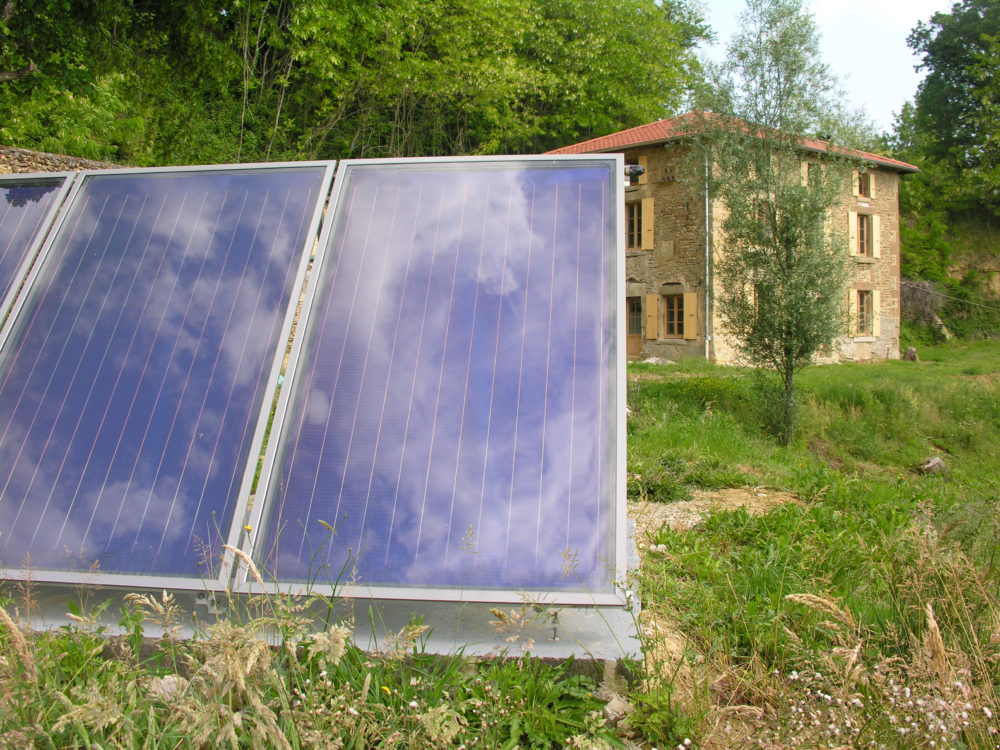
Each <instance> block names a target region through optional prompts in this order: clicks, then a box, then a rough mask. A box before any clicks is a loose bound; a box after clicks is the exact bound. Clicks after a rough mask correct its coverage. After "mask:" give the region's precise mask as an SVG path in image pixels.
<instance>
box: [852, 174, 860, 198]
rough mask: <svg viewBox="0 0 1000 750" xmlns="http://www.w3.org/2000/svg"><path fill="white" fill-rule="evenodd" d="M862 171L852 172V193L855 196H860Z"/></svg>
mask: <svg viewBox="0 0 1000 750" xmlns="http://www.w3.org/2000/svg"><path fill="white" fill-rule="evenodd" d="M859 174H860V172H858V171H857V170H855V171H853V172H851V195H853V196H854V197H855V198H857V197H858V175H859Z"/></svg>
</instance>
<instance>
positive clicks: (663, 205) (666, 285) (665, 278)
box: [625, 145, 705, 360]
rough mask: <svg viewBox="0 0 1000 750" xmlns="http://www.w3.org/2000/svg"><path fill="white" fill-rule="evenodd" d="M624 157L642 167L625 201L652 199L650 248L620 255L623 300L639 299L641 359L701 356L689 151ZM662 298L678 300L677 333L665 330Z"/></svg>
mask: <svg viewBox="0 0 1000 750" xmlns="http://www.w3.org/2000/svg"><path fill="white" fill-rule="evenodd" d="M625 157H626V162H633V161H638V162H640V163H642V164H643V166H644V167H645V168H646V175H645V178H644V179H643V180H641V183H642V184H635V185H629V186H626V188H625V201H626V203H635V204H637V205H639V206H641V205H642V202H643V200H644V199H646V200H648V199H652V212H653V218H654V232H653V242H652V247H651V248H646V249H642V248H633V249H629V248H626V251H625V278H626V293H625V294H626V297H633V298H640V299H641V300H642V323H643V326H642V355H641V356H643V357H651V356H653V357H662V358H665V359H671V360H674V359H677V358H680V357H688V356H704V354H705V345H704V342H705V339H704V331H705V314H704V306H705V283H704V280H705V244H704V232H703V229H702V228H703V226H704V213H705V204H704V194H703V193H702V192H701V188H700V186H699V185H698V184H697V181H692V180H691V179H690V172H691V170H692V164H691V163H690V162H689V152H688V150H687V149H685V148H684V147H682V146H677V145H667V146H663V145H658V146H651V147H649V148H638V149H630V150H628V151H626V152H625ZM643 221H644V222H646V221H648V216H645V215H644V216H643ZM665 295H666V296H669V297H672V298H674V299H677V298H678V296H679V297H680V299H683V300H684V304H685V310H684V313H685V325H684V329H685V333H684V334H683V335H678V334H677V333H676V332H671V331H669V330H668V327H669V325H668V322H667V321H666V320H665V319H664V317H665V315H666V314H667V310H666V306H667V304H668V302H667V301H666V300H665V299H664V296H665ZM692 303H694V304H692ZM654 305H655V308H654V307H653V306H654ZM691 307H694V310H691V309H690V308H691ZM653 319H655V321H656V323H655V325H651V324H652V322H653Z"/></svg>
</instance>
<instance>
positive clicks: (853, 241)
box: [847, 211, 858, 255]
mask: <svg viewBox="0 0 1000 750" xmlns="http://www.w3.org/2000/svg"><path fill="white" fill-rule="evenodd" d="M847 247H848V248H849V250H850V254H851V255H857V254H858V214H857V211H848V212H847Z"/></svg>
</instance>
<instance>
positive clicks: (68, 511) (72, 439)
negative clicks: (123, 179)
mask: <svg viewBox="0 0 1000 750" xmlns="http://www.w3.org/2000/svg"><path fill="white" fill-rule="evenodd" d="M148 200H149V196H148V195H144V196H143V198H142V204H141V205H140V206H139V209H138V212H139V213H140V214H141V213H142V210H143V208H144V207H145V206H146V201H148ZM127 204H128V197H126V198H125V201H123V203H122V212H123V213H124V211H125V206H126V205H127ZM118 218H119V220H120V219H121V214H119V217H118ZM116 226H117V223H116ZM136 228H137V224H134V223H133V225H132V229H131V231H130V232H129V236H128V240H126V244H128V243H129V242H131V241H132V237H133V236H135V230H136ZM108 241H109V242H110V241H111V235H109V236H108ZM124 262H125V253H122V254H121V257H120V258H119V259H118V266H117V268H115V275H114V278H116V279H117V278H118V274H119V272H120V271H121V267H122V264H123V263H124ZM140 262H141V261H140ZM137 275H138V265H137V266H136V273H134V274H133V275H132V282H131V283H132V284H133V285H134V284H135V279H136V276H137ZM129 291H131V287H130V288H129ZM110 297H111V285H110V284H109V285H108V287H107V288H106V289H105V291H104V299H103V300H102V301H101V310H100V313H98V315H100V314H101V313H103V312H104V307H105V305H107V303H108V300H109V299H110ZM125 298H126V299H127V298H128V293H126V295H125ZM124 315H125V306H124V304H119V309H118V318H117V319H116V320H115V325H114V328H112V330H111V334H110V335H109V336H108V340H107V343H106V344H105V345H104V352H103V353H102V354H101V362H100V364H99V365H98V367H97V370H96V372H95V373H94V377H92V378H91V382H90V389H89V390H88V391H87V397H86V399H84V402H83V407H82V408H81V409H80V413H79V414H78V415H77V418H76V425H74V427H73V434H72V435H71V436H70V439H69V442H68V444H67V449H66V452H65V453H64V454H63V458H62V461H61V462H60V464H59V470H58V471H57V472H56V475H55V479H53V480H52V489H51V491H50V492H49V498H48V500H46V505H48V503H49V502H50V501H51V500H52V495H53V493H55V491H56V485H57V484H58V483H59V477H61V476H62V472H63V469H64V467H65V465H66V459H67V458H68V457H69V453H70V450H69V449H70V447H72V445H73V444H74V443H75V442H76V434H77V432H78V431H79V429H80V425H81V424H82V423H83V416H84V414H86V413H87V407H88V406H89V405H90V402H91V399H92V398H93V396H94V389H95V388H96V387H97V383H98V381H99V378H98V376H99V375H100V372H101V370H103V369H104V363H105V362H107V360H108V352H110V351H111V343H112V342H113V341H114V339H115V332H116V331H117V330H118V325H119V324H120V323H121V320H122V317H123V316H124ZM95 331H96V327H94V328H91V331H90V334H89V335H88V336H87V345H86V348H87V349H89V348H90V343H91V341H92V340H93V337H94V332H95ZM77 371H79V363H78V364H77ZM75 379H76V373H74V375H73V380H75ZM71 382H72V381H71ZM66 393H67V395H68V394H69V388H68V387H67V389H66ZM65 403H66V401H65V398H64V399H63V405H65ZM60 411H61V408H60ZM96 445H97V441H96V440H94V441H92V442H91V444H90V450H89V451H88V453H87V461H86V463H85V464H84V468H83V470H82V471H81V474H80V478H81V479H80V481H82V478H83V472H85V471H86V467H87V465H88V464H89V463H90V458H91V457H92V456H93V454H94V448H95V447H96ZM79 486H80V482H79V481H78V482H77V490H78V489H79ZM78 494H79V493H78V492H77V491H74V492H73V495H72V497H70V501H69V505H68V506H67V507H66V514H65V515H64V516H63V523H62V527H60V529H59V534H58V535H57V536H56V540H55V542H54V544H59V541H60V540H61V539H62V535H63V533H64V532H65V531H66V524H67V522H68V521H69V516H70V514H71V513H72V511H73V508H74V507H75V506H76V499H77V496H78ZM84 541H86V538H83V539H81V540H80V547H81V553H82V548H83V542H84Z"/></svg>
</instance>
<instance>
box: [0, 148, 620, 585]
mask: <svg viewBox="0 0 1000 750" xmlns="http://www.w3.org/2000/svg"><path fill="white" fill-rule="evenodd" d="M620 168H621V159H620V157H563V158H558V159H553V158H537V157H535V158H532V157H524V158H521V157H518V158H514V157H510V158H496V159H438V160H402V161H357V162H342V163H341V165H340V171H339V173H338V177H337V182H336V185H335V186H334V189H333V195H332V197H331V198H330V206H329V208H328V209H327V216H326V219H325V220H323V223H324V227H323V233H322V235H320V242H319V245H318V246H317V248H316V253H317V255H316V264H315V265H316V267H315V268H314V269H313V271H312V278H311V279H310V281H309V283H308V285H307V292H306V298H305V304H304V306H303V313H302V316H301V319H299V321H298V329H297V330H298V333H297V334H296V336H295V337H294V343H293V345H292V350H291V355H290V358H289V365H288V370H287V380H286V383H285V386H284V387H283V388H282V390H281V394H280V399H279V401H278V402H277V405H276V408H275V411H274V413H273V415H274V428H273V435H272V438H271V440H270V443H269V445H268V446H267V455H266V457H265V460H264V463H263V465H262V472H261V482H260V486H259V487H258V491H257V495H258V498H259V500H258V501H256V502H253V503H251V502H250V492H251V487H252V484H253V481H254V477H255V469H256V467H257V462H258V456H259V451H260V450H261V448H262V445H261V444H262V442H263V441H264V434H265V431H266V426H267V425H268V420H269V417H270V415H271V413H272V412H271V408H270V407H271V406H272V402H273V395H274V389H275V387H276V386H277V383H278V382H279V371H280V370H281V368H282V365H283V355H284V353H285V348H286V345H287V342H288V340H289V337H290V332H291V329H292V324H293V317H294V315H295V309H296V302H297V301H298V299H299V295H300V292H301V290H302V289H303V281H304V279H305V276H306V270H307V266H308V264H309V258H310V253H311V251H312V250H313V246H314V244H315V241H316V237H317V236H318V235H319V228H320V223H321V220H322V219H323V210H324V206H325V205H326V201H327V198H328V197H329V193H330V182H331V180H332V172H333V164H332V163H305V164H297V165H287V164H286V165H253V166H229V167H199V168H193V167H192V168H174V169H152V170H113V171H107V172H90V173H84V174H83V175H82V176H81V177H80V178H78V179H77V180H76V182H75V183H74V186H73V188H72V192H71V193H70V195H69V198H68V199H67V200H66V203H65V205H64V206H63V208H62V210H61V215H60V216H59V218H58V220H57V222H56V224H55V227H54V228H53V230H52V232H51V236H50V237H49V239H48V240H47V242H46V244H45V246H44V247H43V249H42V250H41V252H40V254H39V256H38V258H39V259H38V261H37V262H35V263H34V265H33V266H31V271H30V273H28V268H29V266H30V265H31V264H30V258H31V256H33V254H34V249H36V248H37V247H38V246H39V244H40V243H41V237H42V236H43V235H44V234H45V232H46V230H47V228H48V223H47V222H48V221H51V219H52V217H53V215H54V213H55V208H56V206H57V205H58V204H60V203H61V202H62V198H63V193H60V192H59V189H60V188H59V186H60V184H63V183H62V182H61V181H62V180H65V179H66V178H65V176H59V177H55V178H45V179H41V180H34V181H31V180H24V179H23V178H22V179H20V180H19V181H17V182H5V181H4V180H2V179H0V291H2V289H3V288H4V287H3V285H7V288H10V289H16V288H18V287H20V286H21V283H22V279H24V278H25V274H27V277H26V280H25V281H24V290H23V292H22V293H21V295H20V297H19V298H18V301H17V303H16V304H15V305H14V307H13V308H12V309H11V316H10V319H9V321H8V322H7V323H6V325H5V327H4V329H3V332H2V338H0V345H2V350H0V568H4V569H6V570H7V571H8V574H16V573H14V571H17V570H18V569H19V568H21V567H22V566H24V565H26V564H27V565H28V566H30V567H31V568H32V569H33V571H34V572H33V573H32V575H33V577H35V578H36V579H38V580H49V581H55V582H60V581H74V580H81V577H86V576H87V575H88V574H87V573H84V572H81V571H95V570H99V571H100V573H101V575H102V576H104V578H103V580H104V581H106V582H108V583H110V584H118V585H144V586H157V587H160V586H163V587H171V586H174V587H177V588H193V587H198V588H201V587H207V588H210V589H212V588H214V589H218V588H221V587H224V586H227V585H229V584H230V583H232V581H230V579H229V578H228V571H227V569H226V568H225V566H221V565H220V561H221V559H222V556H221V554H220V552H221V548H222V545H223V544H224V543H226V542H228V543H229V544H230V545H241V546H242V548H243V549H244V550H245V551H246V552H247V554H249V555H251V556H253V557H254V558H255V559H256V560H257V561H258V564H259V567H261V568H262V569H264V570H266V571H267V575H268V576H269V577H270V578H271V579H273V580H274V581H276V582H277V583H276V585H277V586H279V587H289V586H290V587H292V588H293V589H294V588H296V587H309V586H315V585H317V584H318V585H321V586H322V585H329V586H331V587H336V586H338V585H341V584H343V583H345V582H351V583H353V584H357V587H360V588H355V590H354V591H355V593H361V592H362V591H364V592H367V593H369V594H371V595H373V596H379V597H385V598H427V599H440V600H479V601H509V600H511V598H512V597H516V596H518V592H519V591H522V590H527V591H532V592H540V593H545V594H548V595H550V596H551V600H552V601H561V602H563V603H581V602H583V601H587V602H600V603H613V602H619V601H620V597H619V595H618V594H617V593H616V591H617V590H616V580H619V577H620V576H621V574H622V572H623V567H624V564H623V556H624V543H623V539H624V532H623V523H624V518H623V516H624V510H623V509H624V498H623V487H624V483H623V445H624V443H623V441H624V435H623V424H622V422H621V420H622V417H621V407H622V403H623V399H622V391H621V388H622V380H621V378H622V369H621V368H622V362H623V357H622V353H621V349H620V347H621V343H620V339H621V332H620V331H619V330H618V324H617V321H618V320H619V316H620V312H619V310H618V307H619V306H620V304H621V302H622V299H623V288H622V285H623V280H622V275H623V270H624V269H623V264H624V261H623V254H622V252H621V238H620V237H619V234H620V232H619V228H620V226H621V217H620V211H621V206H620V205H619V204H620V203H621V197H622V196H621V179H620V176H619V174H618V172H620ZM19 253H20V255H19ZM199 579H200V580H199ZM237 585H238V586H240V585H243V586H244V587H245V586H247V585H248V581H247V580H246V579H240V580H238V581H237ZM331 590H332V589H331ZM574 597H576V598H574Z"/></svg>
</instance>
